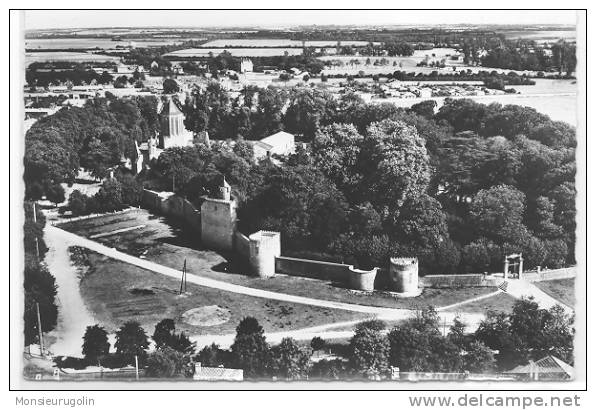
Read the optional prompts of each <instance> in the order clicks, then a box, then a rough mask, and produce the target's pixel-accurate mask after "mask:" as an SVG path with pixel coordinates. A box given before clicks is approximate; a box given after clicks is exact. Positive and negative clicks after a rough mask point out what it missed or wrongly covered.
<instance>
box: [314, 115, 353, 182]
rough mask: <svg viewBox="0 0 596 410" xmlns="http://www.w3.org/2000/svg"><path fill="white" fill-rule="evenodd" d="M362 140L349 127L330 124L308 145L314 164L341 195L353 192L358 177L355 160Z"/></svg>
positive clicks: (347, 125)
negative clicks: (341, 192)
mask: <svg viewBox="0 0 596 410" xmlns="http://www.w3.org/2000/svg"><path fill="white" fill-rule="evenodd" d="M363 139H364V138H363V137H362V135H360V134H359V133H358V131H357V130H356V128H355V127H354V126H353V125H350V124H331V125H329V126H327V127H324V128H322V129H320V130H319V131H318V132H317V134H316V135H315V138H314V140H313V143H312V148H311V149H312V155H313V159H314V163H315V165H317V166H318V167H319V169H321V170H322V171H323V173H324V174H325V175H326V176H327V177H329V178H330V179H331V180H332V181H333V182H334V183H335V184H336V186H337V187H338V188H339V189H341V190H342V191H343V192H348V193H350V192H351V191H352V190H354V189H357V187H358V184H359V182H360V180H361V178H362V175H361V174H360V170H359V169H358V159H359V157H360V149H361V145H362V142H363Z"/></svg>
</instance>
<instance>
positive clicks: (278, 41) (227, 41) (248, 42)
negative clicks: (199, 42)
mask: <svg viewBox="0 0 596 410" xmlns="http://www.w3.org/2000/svg"><path fill="white" fill-rule="evenodd" d="M337 42H338V41H337V40H327V41H306V42H305V45H306V46H307V47H335V46H337ZM340 43H341V45H342V46H366V45H367V44H368V42H367V41H354V40H346V41H340ZM375 44H379V43H378V42H376V43H375ZM204 46H205V47H214V48H225V47H302V41H299V40H290V39H285V38H267V39H244V38H222V39H218V40H213V41H209V42H207V43H205V44H204Z"/></svg>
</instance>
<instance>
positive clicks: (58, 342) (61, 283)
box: [44, 225, 95, 355]
mask: <svg viewBox="0 0 596 410" xmlns="http://www.w3.org/2000/svg"><path fill="white" fill-rule="evenodd" d="M49 228H51V226H50V225H46V229H45V234H44V239H45V242H46V244H47V245H48V247H49V250H48V253H47V254H46V257H45V260H46V263H47V265H48V269H49V270H50V272H51V273H52V275H54V277H55V278H56V284H57V285H58V294H57V300H58V323H57V325H56V328H55V329H54V330H53V331H52V332H50V333H49V336H50V338H48V339H49V340H52V339H55V341H54V342H53V343H52V344H51V345H50V346H48V348H49V350H50V351H51V352H52V353H53V354H54V355H80V354H81V345H82V344H83V340H82V338H83V334H84V333H85V329H86V327H87V326H89V325H92V324H94V323H95V319H93V316H92V315H91V313H90V312H89V311H88V310H87V307H86V306H85V302H84V301H83V297H82V296H81V292H80V290H79V278H78V276H77V269H76V267H75V266H73V264H72V262H71V260H70V255H69V253H68V247H69V246H70V243H69V242H67V241H65V240H64V238H63V237H62V236H61V235H60V232H57V231H56V230H54V229H49Z"/></svg>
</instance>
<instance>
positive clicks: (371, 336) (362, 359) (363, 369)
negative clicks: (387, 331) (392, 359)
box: [350, 321, 389, 380]
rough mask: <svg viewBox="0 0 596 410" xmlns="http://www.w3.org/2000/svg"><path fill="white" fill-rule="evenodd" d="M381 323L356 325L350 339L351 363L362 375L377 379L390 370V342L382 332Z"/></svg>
mask: <svg viewBox="0 0 596 410" xmlns="http://www.w3.org/2000/svg"><path fill="white" fill-rule="evenodd" d="M379 324H382V322H380V323H379V322H378V321H374V322H368V323H366V322H365V323H364V324H360V325H358V326H356V329H355V333H354V336H353V337H352V339H351V340H350V365H351V367H352V369H353V370H354V371H355V372H356V373H358V374H359V375H361V376H364V377H366V378H368V379H373V380H377V379H380V378H383V377H385V376H386V375H387V373H388V371H389V364H388V359H389V342H388V340H387V338H386V337H385V335H383V334H382V333H381V332H382V330H383V329H380V326H379ZM383 328H384V324H383Z"/></svg>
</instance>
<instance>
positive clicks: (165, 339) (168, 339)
mask: <svg viewBox="0 0 596 410" xmlns="http://www.w3.org/2000/svg"><path fill="white" fill-rule="evenodd" d="M175 330H176V325H175V323H174V320H172V319H163V320H162V321H160V322H159V323H158V324H157V325H155V331H154V332H153V336H152V339H153V341H154V342H155V345H156V347H157V348H158V349H165V348H169V349H173V350H175V351H177V352H180V353H189V354H193V353H194V350H195V345H196V343H194V342H191V341H190V339H189V338H188V336H186V335H185V334H184V332H182V333H180V334H177V333H176V332H175Z"/></svg>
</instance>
